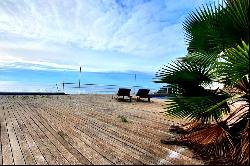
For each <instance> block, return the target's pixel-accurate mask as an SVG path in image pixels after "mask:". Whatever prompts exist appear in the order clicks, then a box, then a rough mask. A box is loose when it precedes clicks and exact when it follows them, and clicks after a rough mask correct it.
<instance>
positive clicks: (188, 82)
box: [155, 60, 213, 95]
mask: <svg viewBox="0 0 250 166" xmlns="http://www.w3.org/2000/svg"><path fill="white" fill-rule="evenodd" d="M156 78H157V79H158V81H155V82H161V83H168V84H175V85H177V87H178V88H179V89H182V91H183V93H185V94H186V95H197V94H198V93H199V92H202V89H203V88H202V87H201V86H200V85H208V84H209V83H211V82H212V80H213V74H211V72H210V69H209V68H205V67H202V66H198V65H195V64H193V63H191V62H188V61H185V60H176V61H175V62H173V63H172V64H169V65H168V66H164V67H162V68H161V69H160V70H159V71H158V72H157V73H156Z"/></svg>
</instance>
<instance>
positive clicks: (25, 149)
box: [9, 109, 36, 165]
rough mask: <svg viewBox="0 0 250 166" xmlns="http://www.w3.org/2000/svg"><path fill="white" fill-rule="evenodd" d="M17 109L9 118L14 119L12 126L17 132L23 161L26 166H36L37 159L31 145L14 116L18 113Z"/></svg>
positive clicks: (12, 111)
mask: <svg viewBox="0 0 250 166" xmlns="http://www.w3.org/2000/svg"><path fill="white" fill-rule="evenodd" d="M16 111H17V109H14V110H11V111H9V117H10V118H11V119H12V125H13V127H14V130H15V134H16V137H17V140H18V143H19V146H20V149H21V151H22V155H23V159H24V161H25V164H27V165H34V164H36V161H35V158H34V156H33V154H32V151H31V150H30V148H29V144H28V143H27V141H26V138H25V135H24V133H23V132H22V131H21V128H20V126H19V123H18V120H17V118H16V117H15V115H14V112H16Z"/></svg>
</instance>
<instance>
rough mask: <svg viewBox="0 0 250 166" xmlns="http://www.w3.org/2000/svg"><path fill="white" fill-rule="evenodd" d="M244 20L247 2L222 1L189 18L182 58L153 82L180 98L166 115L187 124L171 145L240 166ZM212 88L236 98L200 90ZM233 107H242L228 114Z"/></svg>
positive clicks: (244, 116) (245, 78)
mask: <svg viewBox="0 0 250 166" xmlns="http://www.w3.org/2000/svg"><path fill="white" fill-rule="evenodd" d="M248 14H249V1H248V0H225V1H223V2H222V4H217V5H216V4H214V5H205V6H203V8H199V9H197V10H196V11H195V12H192V13H191V14H190V15H189V16H188V17H187V19H186V21H185V22H184V24H183V26H184V30H185V38H186V41H187V42H188V55H187V56H186V57H184V58H181V59H179V60H176V61H175V62H173V64H169V65H168V66H165V67H163V68H161V69H160V70H159V72H158V73H156V77H157V78H158V81H157V82H161V83H169V84H173V85H174V86H175V87H177V88H178V89H180V91H181V92H182V95H177V96H176V97H175V98H174V99H173V101H171V102H169V103H168V104H167V108H168V109H167V111H166V113H167V114H170V115H173V116H177V117H181V118H188V119H190V120H191V122H192V123H190V124H188V126H185V127H186V130H185V131H186V133H187V134H185V135H183V136H181V137H178V138H176V139H175V140H178V141H182V142H189V143H191V144H192V145H194V146H198V147H199V152H201V153H203V154H214V155H215V156H223V157H227V159H234V161H236V162H237V163H240V164H249V157H248V156H249V142H248V141H247V140H248V138H249V135H248V130H249V99H248V96H249V55H248V54H249V38H248V37H249V30H248V27H249V23H248ZM212 82H219V83H223V84H224V86H225V87H226V88H229V89H235V90H237V92H239V93H232V92H228V91H224V90H223V89H217V90H215V91H211V90H206V89H205V88H203V87H204V86H206V85H209V84H210V83H212ZM236 102H242V103H243V104H242V105H241V106H240V107H238V108H237V109H235V110H233V111H231V112H230V110H231V109H230V107H231V106H232V105H233V104H235V103H236ZM165 142H166V141H165ZM201 147H202V148H201ZM239 156H240V157H239ZM231 161H233V160H231Z"/></svg>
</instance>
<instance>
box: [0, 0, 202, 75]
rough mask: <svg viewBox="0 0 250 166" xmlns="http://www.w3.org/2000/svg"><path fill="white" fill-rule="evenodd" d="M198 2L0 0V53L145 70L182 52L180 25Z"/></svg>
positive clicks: (52, 63)
mask: <svg viewBox="0 0 250 166" xmlns="http://www.w3.org/2000/svg"><path fill="white" fill-rule="evenodd" d="M202 2H207V1H205V0H204V1H196V0H192V1H191V0H188V1H187V0H181V1H178V2H176V1H175V0H166V1H163V0H153V1H143V0H141V1H139V0H136V1H134V0H124V1H115V0H95V1H93V0H82V1H81V0H74V1H65V0H53V1H50V0H42V1H40V0H35V1H34V0H13V1H0V34H1V35H0V55H1V56H2V54H5V53H8V56H12V60H13V57H16V58H17V59H15V60H16V61H17V62H16V63H26V64H27V63H29V64H31V65H32V64H33V65H42V66H49V67H58V68H64V67H65V68H71V66H75V65H79V64H84V65H86V66H88V68H89V69H90V70H111V69H113V70H129V69H130V70H131V69H134V70H147V71H151V70H152V69H153V68H155V66H157V65H159V64H160V63H162V61H163V60H166V59H167V58H166V57H169V58H170V57H173V56H177V55H178V56H183V55H179V54H185V52H186V46H185V43H184V36H183V32H182V26H181V24H182V21H183V18H184V17H185V16H186V14H187V13H188V12H189V11H190V10H193V9H194V6H197V5H199V4H201V3H202ZM104 56H105V57H104ZM18 58H19V59H18ZM141 58H143V60H140V59H141ZM160 59H162V60H160ZM0 63H1V64H5V65H7V64H8V63H7V61H5V62H3V58H1V59H0ZM133 63H134V64H133ZM12 64H14V63H12ZM117 64H119V65H117ZM142 65H143V67H142ZM157 67H160V66H157ZM97 68H98V69H97Z"/></svg>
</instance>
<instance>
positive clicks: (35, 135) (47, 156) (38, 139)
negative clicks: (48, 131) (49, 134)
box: [18, 107, 57, 165]
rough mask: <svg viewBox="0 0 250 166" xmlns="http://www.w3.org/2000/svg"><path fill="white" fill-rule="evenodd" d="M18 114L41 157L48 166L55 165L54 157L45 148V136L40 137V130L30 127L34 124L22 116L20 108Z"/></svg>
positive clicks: (24, 115) (47, 148)
mask: <svg viewBox="0 0 250 166" xmlns="http://www.w3.org/2000/svg"><path fill="white" fill-rule="evenodd" d="M18 114H19V117H20V118H21V119H22V121H23V122H24V123H25V125H26V126H27V130H28V132H29V133H30V135H31V137H32V138H33V140H34V141H35V142H36V144H37V145H38V147H39V149H40V151H41V153H42V155H43V157H44V158H45V160H46V162H47V163H48V164H49V165H56V164H57V161H56V160H55V157H54V156H53V154H52V153H51V151H50V149H49V147H47V145H46V139H45V136H44V135H42V133H41V131H39V130H40V129H39V128H33V127H34V125H32V123H34V122H33V121H32V120H31V119H30V118H29V117H28V116H26V114H24V112H23V110H22V107H20V110H19V111H18Z"/></svg>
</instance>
